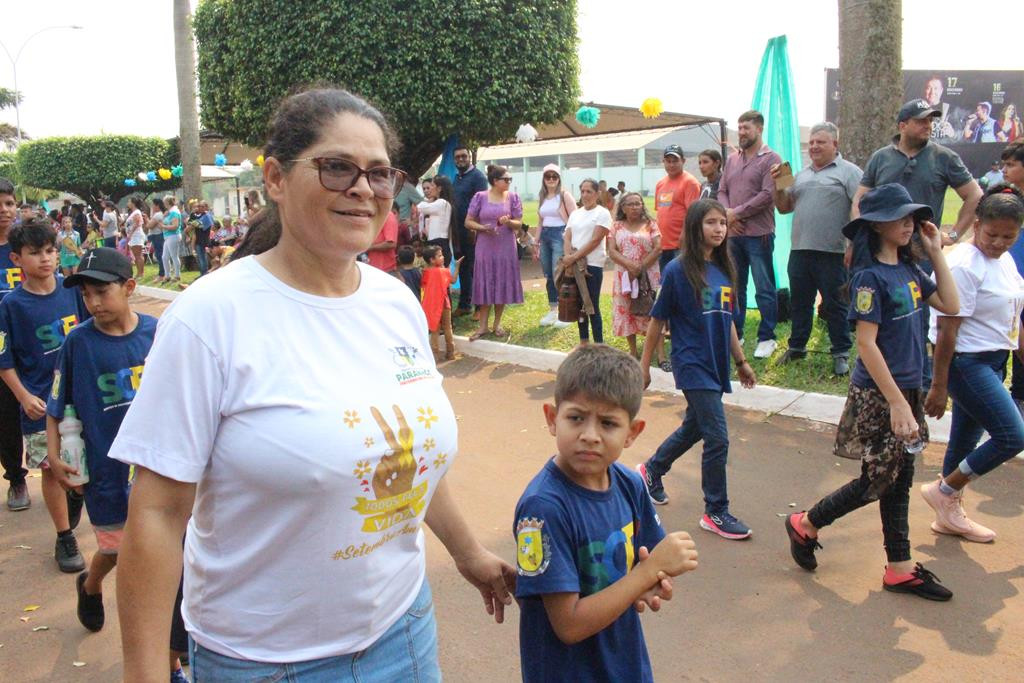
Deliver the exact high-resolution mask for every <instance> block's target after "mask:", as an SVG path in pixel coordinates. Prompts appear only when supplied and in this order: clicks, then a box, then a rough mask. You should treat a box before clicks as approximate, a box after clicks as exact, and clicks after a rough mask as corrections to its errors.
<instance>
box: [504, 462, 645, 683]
mask: <svg viewBox="0 0 1024 683" xmlns="http://www.w3.org/2000/svg"><path fill="white" fill-rule="evenodd" d="M608 478H609V480H610V486H609V487H608V490H607V491H591V490H589V489H585V488H583V487H582V486H579V485H577V484H575V483H573V482H572V481H571V480H570V479H569V478H568V477H567V476H565V474H564V473H563V472H562V471H561V470H560V469H558V466H557V465H555V462H554V459H552V460H549V461H548V462H547V464H546V465H544V469H542V470H541V471H540V473H539V474H537V476H536V477H534V478H533V481H531V482H530V484H529V485H528V486H527V487H526V491H524V492H523V495H522V497H520V499H519V503H518V505H516V517H515V519H516V521H515V527H514V528H513V534H514V535H515V537H516V546H517V551H516V566H517V569H518V573H519V577H518V579H517V581H516V597H517V598H519V599H520V605H521V611H520V616H519V653H520V662H521V666H522V674H523V680H524V681H528V682H529V681H651V680H653V675H652V673H651V662H650V659H648V657H647V645H646V643H645V642H644V634H643V629H642V628H641V626H640V617H639V615H638V614H637V613H636V611H635V610H634V609H633V608H632V607H630V608H629V609H627V610H626V611H625V612H623V613H622V616H620V617H619V618H618V619H616V620H615V622H614V623H612V624H611V625H610V626H608V627H607V628H605V629H604V630H602V631H600V632H599V633H597V634H595V635H593V636H591V637H590V638H587V639H586V640H583V641H581V642H579V643H577V644H575V645H566V644H565V643H563V642H562V641H561V640H559V639H558V636H557V635H555V631H554V629H553V628H552V626H551V622H550V621H549V620H548V614H547V610H545V609H544V602H543V599H542V598H543V596H544V595H545V594H549V593H578V594H579V596H580V597H581V598H584V597H586V596H588V595H592V594H594V593H597V592H599V591H601V590H604V589H605V588H607V587H608V586H609V585H611V584H612V583H614V582H616V581H618V580H619V579H621V578H622V577H623V576H625V575H626V573H627V572H628V571H629V570H630V569H631V568H632V567H633V565H635V564H636V561H637V559H636V558H637V552H638V551H639V549H640V547H641V546H647V549H648V550H654V547H655V546H656V545H657V544H658V543H659V542H660V541H661V539H662V538H664V537H665V532H664V531H663V530H662V528H661V521H660V520H659V519H658V516H657V514H656V513H655V512H654V507H653V506H652V505H651V501H650V498H649V497H648V496H647V491H646V489H644V484H643V482H642V481H640V477H639V476H638V475H637V474H636V473H635V472H633V471H631V470H629V469H627V468H625V467H623V466H622V465H620V464H618V463H615V464H613V465H612V466H611V467H610V468H609V469H608Z"/></svg>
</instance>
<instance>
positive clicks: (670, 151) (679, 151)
mask: <svg viewBox="0 0 1024 683" xmlns="http://www.w3.org/2000/svg"><path fill="white" fill-rule="evenodd" d="M661 156H662V158H664V157H669V156H677V157H679V158H680V159H685V158H686V155H684V154H683V148H682V147H680V146H679V145H669V146H668V147H666V148H665V153H664V154H662V155H661Z"/></svg>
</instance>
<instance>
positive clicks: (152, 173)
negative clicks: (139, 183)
mask: <svg viewBox="0 0 1024 683" xmlns="http://www.w3.org/2000/svg"><path fill="white" fill-rule="evenodd" d="M146 180H148V181H150V182H153V181H155V180H156V171H149V172H148V173H146Z"/></svg>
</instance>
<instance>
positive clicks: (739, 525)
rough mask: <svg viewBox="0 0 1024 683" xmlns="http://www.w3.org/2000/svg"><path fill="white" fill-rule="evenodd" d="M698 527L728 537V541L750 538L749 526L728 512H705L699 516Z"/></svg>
mask: <svg viewBox="0 0 1024 683" xmlns="http://www.w3.org/2000/svg"><path fill="white" fill-rule="evenodd" d="M700 528H701V529H704V530H705V531H710V532H711V533H713V534H718V535H719V536H721V537H722V538H728V539H729V540H730V541H742V540H743V539H745V538H750V534H752V533H753V532H752V531H751V530H750V527H748V526H747V525H746V524H744V523H743V522H741V521H740V520H738V519H736V518H735V517H733V516H732V515H730V514H729V513H728V512H721V513H717V514H712V513H706V514H705V515H704V516H703V517H701V518H700Z"/></svg>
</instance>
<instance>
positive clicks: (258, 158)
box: [256, 154, 263, 166]
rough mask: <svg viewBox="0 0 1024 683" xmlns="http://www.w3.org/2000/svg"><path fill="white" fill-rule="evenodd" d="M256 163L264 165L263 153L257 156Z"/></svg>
mask: <svg viewBox="0 0 1024 683" xmlns="http://www.w3.org/2000/svg"><path fill="white" fill-rule="evenodd" d="M256 165H257V166H262V165H263V155H262V154H261V155H259V156H258V157H256Z"/></svg>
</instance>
